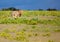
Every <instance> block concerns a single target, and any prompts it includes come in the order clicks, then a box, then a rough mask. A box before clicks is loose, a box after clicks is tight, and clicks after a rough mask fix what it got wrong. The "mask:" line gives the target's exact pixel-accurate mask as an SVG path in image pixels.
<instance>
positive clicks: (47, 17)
mask: <svg viewBox="0 0 60 42" xmlns="http://www.w3.org/2000/svg"><path fill="white" fill-rule="evenodd" d="M0 42H60V11H25V10H24V11H23V14H22V16H21V17H19V18H17V19H13V18H12V17H11V11H0Z"/></svg>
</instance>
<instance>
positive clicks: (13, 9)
mask: <svg viewBox="0 0 60 42" xmlns="http://www.w3.org/2000/svg"><path fill="white" fill-rule="evenodd" d="M2 10H3V11H7V10H10V11H15V10H19V9H16V8H14V7H10V8H3V9H2Z"/></svg>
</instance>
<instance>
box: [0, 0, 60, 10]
mask: <svg viewBox="0 0 60 42" xmlns="http://www.w3.org/2000/svg"><path fill="white" fill-rule="evenodd" d="M9 7H15V8H17V9H23V10H27V9H31V10H33V9H48V8H56V9H58V10H60V0H0V9H2V8H9Z"/></svg>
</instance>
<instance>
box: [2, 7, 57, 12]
mask: <svg viewBox="0 0 60 42" xmlns="http://www.w3.org/2000/svg"><path fill="white" fill-rule="evenodd" d="M8 10H9V11H15V10H20V9H16V8H14V7H10V8H3V9H2V11H8ZM37 10H39V11H43V9H37ZM46 10H47V11H57V9H55V8H53V9H51V8H48V9H46Z"/></svg>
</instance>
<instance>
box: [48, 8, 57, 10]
mask: <svg viewBox="0 0 60 42" xmlns="http://www.w3.org/2000/svg"><path fill="white" fill-rule="evenodd" d="M56 10H57V9H54V8H53V9H51V8H48V9H47V11H56Z"/></svg>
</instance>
